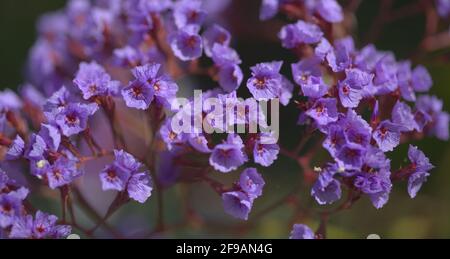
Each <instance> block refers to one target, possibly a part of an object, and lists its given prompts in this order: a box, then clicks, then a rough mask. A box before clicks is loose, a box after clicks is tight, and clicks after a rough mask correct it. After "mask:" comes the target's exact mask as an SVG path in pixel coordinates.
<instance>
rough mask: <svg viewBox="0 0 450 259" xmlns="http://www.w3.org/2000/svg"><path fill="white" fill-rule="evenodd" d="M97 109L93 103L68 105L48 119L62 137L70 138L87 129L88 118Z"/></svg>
mask: <svg viewBox="0 0 450 259" xmlns="http://www.w3.org/2000/svg"><path fill="white" fill-rule="evenodd" d="M97 109H98V105H97V104H95V103H91V104H81V103H70V104H69V105H67V106H66V107H64V108H63V109H62V110H61V111H59V112H58V113H57V114H56V115H55V117H54V118H49V119H50V120H54V123H55V124H56V125H57V126H58V127H59V129H60V130H61V132H62V134H63V135H64V136H67V137H70V136H72V135H75V134H78V133H80V132H82V131H83V130H85V129H86V128H87V122H88V118H89V116H91V115H93V114H94V113H95V112H96V111H97Z"/></svg>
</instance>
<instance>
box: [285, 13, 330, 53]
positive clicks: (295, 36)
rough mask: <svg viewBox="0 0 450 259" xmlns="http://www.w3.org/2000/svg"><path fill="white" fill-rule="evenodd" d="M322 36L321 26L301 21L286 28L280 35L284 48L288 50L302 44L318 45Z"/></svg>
mask: <svg viewBox="0 0 450 259" xmlns="http://www.w3.org/2000/svg"><path fill="white" fill-rule="evenodd" d="M322 36H323V32H322V31H321V30H320V27H319V26H317V25H315V24H313V23H307V22H304V21H301V20H300V21H298V22H297V23H294V24H289V25H286V26H284V27H283V28H281V31H280V33H279V34H278V37H279V38H280V39H281V41H282V45H283V47H285V48H288V49H292V48H295V47H297V46H299V45H300V44H302V43H303V44H313V43H317V42H319V41H320V40H321V39H322Z"/></svg>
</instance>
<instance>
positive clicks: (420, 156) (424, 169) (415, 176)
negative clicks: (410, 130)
mask: <svg viewBox="0 0 450 259" xmlns="http://www.w3.org/2000/svg"><path fill="white" fill-rule="evenodd" d="M408 158H409V161H411V163H412V170H413V171H412V174H411V175H410V176H409V179H408V194H409V196H410V197H411V198H414V197H416V195H417V193H418V192H419V190H420V188H421V187H422V184H423V183H424V182H425V181H426V180H427V177H428V176H429V175H430V174H429V173H428V171H430V170H431V169H433V168H434V166H433V165H432V164H431V163H430V160H429V159H428V157H426V156H425V154H424V153H423V152H422V151H420V150H419V149H418V148H417V147H415V146H412V145H409V149H408Z"/></svg>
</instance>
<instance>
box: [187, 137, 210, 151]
mask: <svg viewBox="0 0 450 259" xmlns="http://www.w3.org/2000/svg"><path fill="white" fill-rule="evenodd" d="M188 142H189V144H191V146H192V147H193V148H194V149H195V150H197V151H198V152H201V153H211V149H210V148H209V147H208V140H207V139H206V137H205V136H204V135H203V134H191V136H189V138H188Z"/></svg>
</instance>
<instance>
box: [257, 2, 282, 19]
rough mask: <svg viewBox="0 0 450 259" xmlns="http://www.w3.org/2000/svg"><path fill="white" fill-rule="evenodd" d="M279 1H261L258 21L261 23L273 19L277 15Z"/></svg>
mask: <svg viewBox="0 0 450 259" xmlns="http://www.w3.org/2000/svg"><path fill="white" fill-rule="evenodd" d="M278 5H279V0H262V3H261V7H260V10H259V19H260V20H262V21H266V20H269V19H271V18H273V17H274V16H275V15H277V13H278V8H279V7H278Z"/></svg>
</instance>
